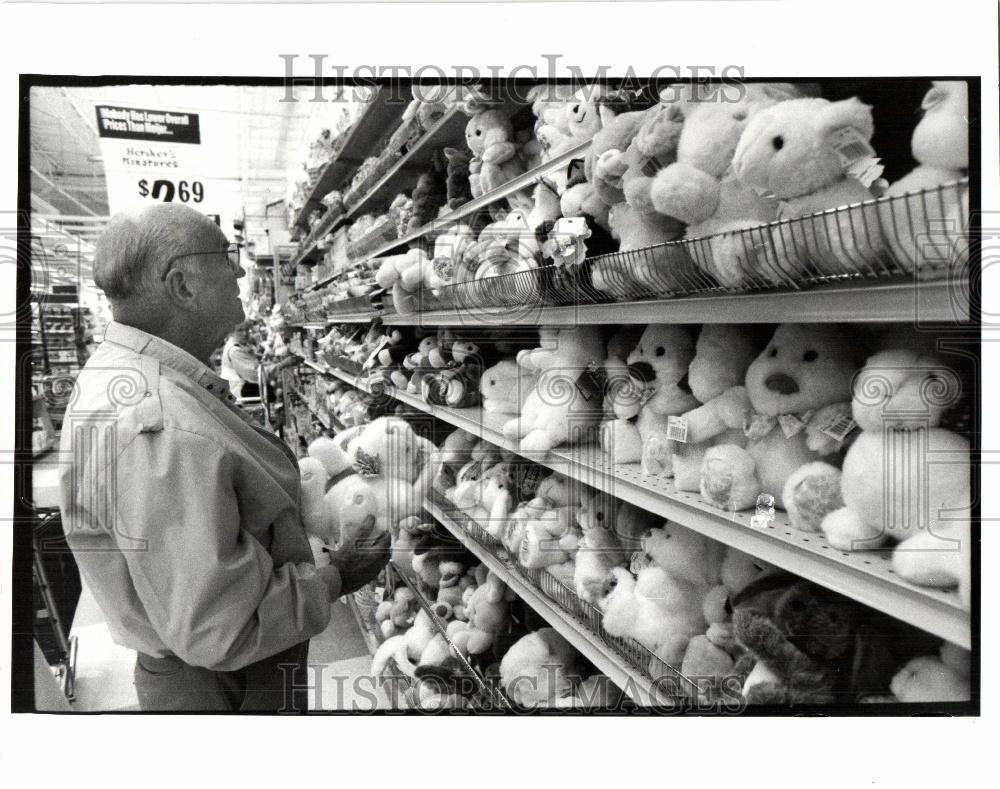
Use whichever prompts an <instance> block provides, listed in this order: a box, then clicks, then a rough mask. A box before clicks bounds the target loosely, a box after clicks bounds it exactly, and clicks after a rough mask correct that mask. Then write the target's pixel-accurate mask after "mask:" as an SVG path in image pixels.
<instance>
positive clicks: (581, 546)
mask: <svg viewBox="0 0 1000 789" xmlns="http://www.w3.org/2000/svg"><path fill="white" fill-rule="evenodd" d="M616 505H617V501H616V500H615V499H614V498H612V497H611V496H608V495H606V494H603V493H598V492H597V491H584V492H583V493H582V494H581V496H580V506H579V508H578V509H577V513H576V521H577V524H578V525H579V527H580V532H581V536H580V539H579V542H578V543H577V550H576V557H575V558H576V564H575V569H574V573H573V586H574V588H575V589H576V594H577V597H579V598H580V599H581V600H584V601H585V602H588V603H591V604H594V605H596V604H597V601H598V599H599V598H600V595H601V592H602V591H603V588H604V581H605V579H606V578H607V577H608V575H609V574H610V572H611V570H612V568H614V567H624V566H626V564H628V560H629V557H630V556H631V552H628V553H626V551H625V549H624V548H623V547H622V545H621V543H620V542H619V540H618V535H617V533H616V532H615V517H614V515H615V510H616Z"/></svg>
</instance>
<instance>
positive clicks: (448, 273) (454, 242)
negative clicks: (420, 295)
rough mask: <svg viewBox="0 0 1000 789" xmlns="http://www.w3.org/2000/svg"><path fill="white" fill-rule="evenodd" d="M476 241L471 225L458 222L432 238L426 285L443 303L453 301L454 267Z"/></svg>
mask: <svg viewBox="0 0 1000 789" xmlns="http://www.w3.org/2000/svg"><path fill="white" fill-rule="evenodd" d="M475 243H476V234H475V232H474V231H473V229H472V226H471V225H469V224H466V223H462V222H459V223H458V224H455V225H452V226H451V227H450V228H448V229H446V230H444V231H443V232H441V233H439V234H438V235H437V236H436V237H435V238H434V251H433V256H432V258H431V264H430V266H429V267H428V272H427V280H426V285H427V287H428V288H429V289H430V291H431V293H432V294H433V295H434V297H435V298H437V299H439V300H441V301H442V303H444V304H451V303H452V302H453V301H454V296H455V294H454V292H453V291H454V288H452V287H450V286H452V285H454V284H455V273H456V267H457V266H459V264H460V263H461V262H462V261H463V260H464V257H465V253H466V251H467V250H468V249H469V248H470V247H471V246H473V245H474V244H475Z"/></svg>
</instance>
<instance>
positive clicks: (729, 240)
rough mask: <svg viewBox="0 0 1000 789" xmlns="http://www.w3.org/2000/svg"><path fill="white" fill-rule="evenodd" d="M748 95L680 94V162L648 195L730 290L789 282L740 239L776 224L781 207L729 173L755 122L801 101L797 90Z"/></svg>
mask: <svg viewBox="0 0 1000 789" xmlns="http://www.w3.org/2000/svg"><path fill="white" fill-rule="evenodd" d="M741 88H742V90H741V93H740V95H739V96H738V97H729V96H724V95H722V94H721V93H720V92H719V91H718V90H716V89H715V88H704V87H699V86H692V87H690V88H687V89H683V90H679V91H677V93H678V94H679V95H678V97H677V99H676V103H675V106H676V108H677V109H679V110H680V111H681V113H682V114H683V116H684V117H683V126H682V130H681V134H680V138H679V140H678V142H677V158H676V161H675V162H673V163H672V164H668V165H667V166H666V167H664V168H663V169H662V170H660V171H659V172H657V173H656V175H655V176H654V179H653V183H652V185H651V186H650V188H649V199H650V202H651V203H652V205H653V207H654V208H655V209H656V210H657V211H658V212H660V213H661V214H665V215H667V216H669V217H673V218H675V219H678V220H680V221H681V222H684V223H685V224H686V225H687V230H686V232H685V237H686V238H688V239H705V240H699V241H695V242H694V243H693V244H691V245H690V246H689V251H690V253H691V255H692V256H693V257H694V259H695V262H696V263H697V264H698V266H699V267H700V268H701V269H702V270H703V271H704V272H705V273H707V274H709V275H710V276H712V277H713V278H714V279H715V280H716V281H718V282H719V284H720V285H723V286H724V287H728V288H741V287H744V286H745V285H746V284H747V283H758V284H759V282H760V281H761V280H763V282H764V283H772V284H779V283H780V282H781V281H782V279H781V276H780V274H781V272H776V271H773V270H772V266H771V265H768V264H769V261H763V262H762V263H758V262H757V260H756V250H755V249H753V248H752V247H750V248H747V246H748V245H746V244H745V242H744V239H743V238H742V237H741V234H740V233H739V231H741V230H743V229H744V228H747V227H754V226H757V225H761V224H764V223H766V222H770V221H772V220H773V219H775V218H776V217H777V209H776V206H775V204H774V202H773V201H769V200H766V199H765V198H763V197H761V196H760V195H758V194H757V193H756V192H755V191H754V190H753V189H751V188H750V187H749V186H746V185H744V184H743V183H741V182H740V181H738V180H737V179H736V178H734V177H732V175H731V170H730V167H731V165H732V161H733V154H734V152H735V150H736V147H737V143H738V142H739V141H740V136H741V134H743V131H744V129H745V128H746V126H747V123H748V122H749V120H750V119H751V118H752V117H753V116H754V115H755V114H756V113H759V112H761V111H763V110H764V109H766V108H768V107H770V106H772V105H775V104H777V103H779V102H783V101H786V100H788V99H791V98H793V97H795V96H797V95H799V94H798V89H797V88H796V87H795V86H792V85H784V84H779V83H753V84H747V85H743V86H741ZM706 91H710V92H706ZM706 237H708V238H706Z"/></svg>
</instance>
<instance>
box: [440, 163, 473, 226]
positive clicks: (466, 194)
mask: <svg viewBox="0 0 1000 789" xmlns="http://www.w3.org/2000/svg"><path fill="white" fill-rule="evenodd" d="M444 157H445V159H446V161H447V163H448V164H447V180H446V196H447V203H446V204H445V206H446V207H447V208H449V209H451V210H452V211H454V210H455V209H456V208H459V207H461V206H463V205H465V204H466V203H467V202H469V201H470V200H471V199H472V188H471V187H470V186H469V160H470V158H471V157H470V155H469V152H468V151H460V150H459V149H458V148H445V149H444Z"/></svg>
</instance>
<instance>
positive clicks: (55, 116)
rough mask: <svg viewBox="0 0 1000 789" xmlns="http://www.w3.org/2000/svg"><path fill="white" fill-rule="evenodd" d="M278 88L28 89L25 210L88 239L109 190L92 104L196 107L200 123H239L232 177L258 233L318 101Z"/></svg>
mask: <svg viewBox="0 0 1000 789" xmlns="http://www.w3.org/2000/svg"><path fill="white" fill-rule="evenodd" d="M283 96H284V91H283V89H282V88H281V87H278V86H275V87H248V86H229V85H221V86H192V85H179V86H175V85H120V86H108V87H97V88H52V87H45V88H41V87H40V88H33V89H32V91H31V100H30V108H31V109H30V134H31V140H30V160H31V196H32V210H33V212H34V213H35V215H36V216H37V217H38V218H39V219H41V220H43V221H47V222H48V223H49V224H50V226H52V227H53V228H56V227H58V228H62V229H64V230H67V231H69V232H72V233H74V234H75V235H78V236H79V237H81V238H83V239H85V240H87V241H92V240H93V239H94V238H96V236H97V235H98V234H99V233H100V229H101V227H102V226H103V224H104V223H105V222H106V221H107V216H108V211H109V208H108V195H107V187H106V184H105V178H104V168H103V164H102V161H101V150H100V145H99V142H98V137H97V124H96V118H95V110H94V106H95V105H96V104H117V105H124V106H131V107H139V108H144V109H151V108H156V109H164V110H177V111H188V112H197V113H199V114H201V115H202V116H203V120H202V123H209V122H212V121H213V119H214V120H215V121H216V122H219V123H221V122H225V123H226V124H227V125H232V126H233V127H234V128H236V129H238V130H239V131H238V134H237V135H236V138H235V139H233V140H232V145H233V146H235V147H237V148H238V153H239V169H240V173H239V177H240V178H241V189H242V192H243V197H244V208H245V211H246V221H247V228H248V231H249V232H250V235H251V237H252V236H253V235H256V234H260V235H263V230H264V226H265V224H264V223H265V207H266V205H267V204H269V203H274V202H277V201H280V200H282V199H283V198H284V196H285V192H286V188H287V181H288V173H289V171H290V170H292V169H294V168H296V167H298V166H299V163H300V162H301V161H302V158H303V157H304V150H305V148H306V147H307V146H306V140H307V134H308V133H310V129H311V127H310V121H311V120H312V119H313V117H314V116H315V114H316V113H317V110H318V108H320V107H321V106H322V105H318V104H313V103H310V102H308V101H304V100H303V101H299V102H282V101H280V99H281V98H282V97H283Z"/></svg>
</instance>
